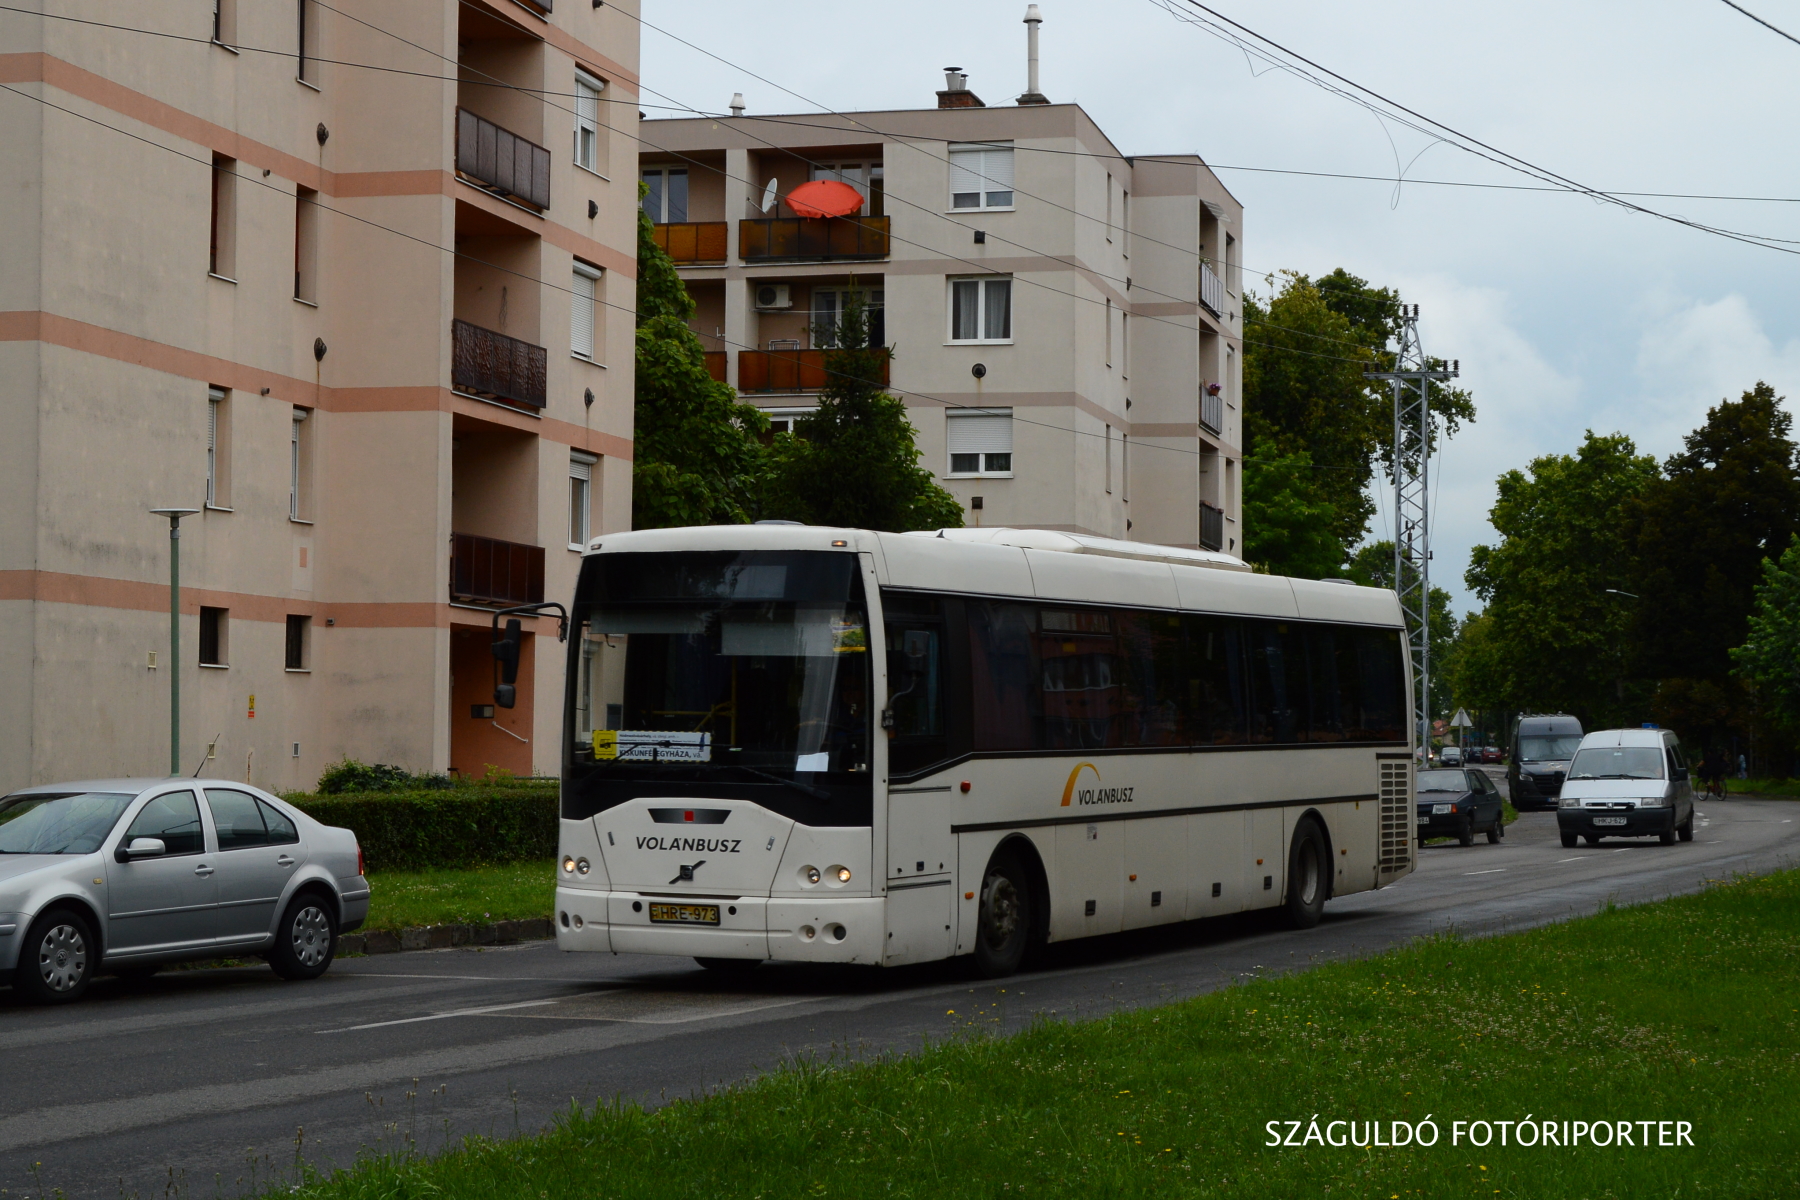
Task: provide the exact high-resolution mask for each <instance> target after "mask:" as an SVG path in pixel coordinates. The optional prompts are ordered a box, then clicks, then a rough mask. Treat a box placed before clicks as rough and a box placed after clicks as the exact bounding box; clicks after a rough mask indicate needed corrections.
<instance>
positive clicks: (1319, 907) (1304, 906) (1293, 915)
mask: <svg viewBox="0 0 1800 1200" xmlns="http://www.w3.org/2000/svg"><path fill="white" fill-rule="evenodd" d="M1327 866H1328V864H1327V861H1326V856H1325V832H1324V830H1322V829H1320V828H1319V824H1318V822H1317V821H1314V820H1313V819H1312V818H1311V817H1307V818H1305V819H1304V820H1302V821H1301V822H1300V823H1299V824H1298V825H1296V826H1295V827H1294V842H1293V845H1292V846H1290V847H1289V848H1288V878H1287V905H1286V908H1287V920H1288V924H1290V925H1292V926H1293V927H1294V928H1295V929H1311V928H1312V927H1313V926H1314V925H1317V924H1318V923H1319V918H1320V917H1323V916H1324V915H1325V893H1326V889H1327V887H1328V884H1329V877H1328V876H1327V874H1326V870H1327Z"/></svg>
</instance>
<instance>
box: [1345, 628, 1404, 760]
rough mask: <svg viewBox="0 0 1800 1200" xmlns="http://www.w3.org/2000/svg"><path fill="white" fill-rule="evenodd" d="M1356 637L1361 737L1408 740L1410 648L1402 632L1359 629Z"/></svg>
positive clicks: (1395, 740)
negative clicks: (1407, 684)
mask: <svg viewBox="0 0 1800 1200" xmlns="http://www.w3.org/2000/svg"><path fill="white" fill-rule="evenodd" d="M1354 636H1355V638H1356V643H1357V645H1356V649H1357V654H1356V660H1357V677H1358V684H1359V687H1358V689H1357V690H1358V693H1359V699H1360V700H1361V708H1362V732H1363V736H1362V737H1361V738H1359V739H1358V740H1359V741H1370V742H1404V741H1406V740H1407V729H1406V709H1407V704H1406V699H1407V697H1406V676H1405V670H1406V659H1405V654H1406V650H1405V647H1404V646H1402V645H1401V642H1400V631H1399V630H1397V629H1358V630H1356V631H1355V635H1354Z"/></svg>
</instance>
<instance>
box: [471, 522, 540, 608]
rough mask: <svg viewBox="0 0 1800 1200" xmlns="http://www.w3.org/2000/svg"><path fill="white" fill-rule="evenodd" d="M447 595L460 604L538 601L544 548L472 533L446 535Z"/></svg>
mask: <svg viewBox="0 0 1800 1200" xmlns="http://www.w3.org/2000/svg"><path fill="white" fill-rule="evenodd" d="M450 598H451V599H452V600H455V601H457V602H459V603H463V604H492V605H496V606H501V607H504V606H507V605H512V604H539V603H542V601H543V599H544V548H543V547H542V546H526V545H521V544H520V543H518V542H503V541H501V540H499V539H498V538H486V537H477V536H476V535H474V534H472V533H453V534H451V535H450Z"/></svg>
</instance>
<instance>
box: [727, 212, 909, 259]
mask: <svg viewBox="0 0 1800 1200" xmlns="http://www.w3.org/2000/svg"><path fill="white" fill-rule="evenodd" d="M889 221H890V219H889V218H887V217H832V218H830V219H829V220H823V221H820V220H813V219H809V218H801V217H772V218H766V219H759V220H752V221H739V222H738V256H739V257H740V258H742V259H743V260H744V261H745V262H759V261H763V262H766V261H769V260H773V259H870V258H886V257H887V256H888V245H889V241H890V238H889Z"/></svg>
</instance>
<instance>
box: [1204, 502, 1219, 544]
mask: <svg viewBox="0 0 1800 1200" xmlns="http://www.w3.org/2000/svg"><path fill="white" fill-rule="evenodd" d="M1200 548H1201V549H1202V550H1223V549H1224V548H1225V510H1224V509H1222V508H1214V507H1213V506H1212V505H1210V504H1208V503H1207V502H1206V501H1204V500H1202V501H1201V502H1200Z"/></svg>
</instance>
